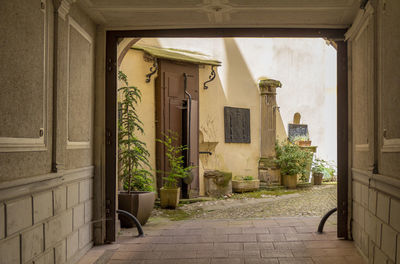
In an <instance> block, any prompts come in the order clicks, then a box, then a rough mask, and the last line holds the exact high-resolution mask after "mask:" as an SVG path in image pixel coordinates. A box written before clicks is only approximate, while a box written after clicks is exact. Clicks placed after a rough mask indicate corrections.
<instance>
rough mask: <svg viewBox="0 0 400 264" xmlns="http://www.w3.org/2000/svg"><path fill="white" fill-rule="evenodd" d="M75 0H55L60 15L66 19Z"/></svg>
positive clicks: (55, 6) (55, 7)
mask: <svg viewBox="0 0 400 264" xmlns="http://www.w3.org/2000/svg"><path fill="white" fill-rule="evenodd" d="M75 1H76V0H54V1H53V4H54V9H55V10H57V13H58V15H59V17H61V18H62V19H63V20H65V19H66V17H67V15H68V13H69V10H70V9H71V4H73V3H74V2H75Z"/></svg>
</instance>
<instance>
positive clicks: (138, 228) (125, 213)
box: [117, 209, 144, 237]
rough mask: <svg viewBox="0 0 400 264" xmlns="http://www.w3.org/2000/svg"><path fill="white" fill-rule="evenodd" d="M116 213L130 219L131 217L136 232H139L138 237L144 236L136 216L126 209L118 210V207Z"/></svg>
mask: <svg viewBox="0 0 400 264" xmlns="http://www.w3.org/2000/svg"><path fill="white" fill-rule="evenodd" d="M117 214H123V215H125V216H127V217H129V218H130V219H132V220H133V222H134V223H135V225H136V228H137V230H138V232H139V235H138V237H142V236H144V233H143V228H142V225H141V224H140V223H139V220H137V218H136V217H135V216H134V215H133V214H131V213H129V212H127V211H124V210H119V209H118V210H117Z"/></svg>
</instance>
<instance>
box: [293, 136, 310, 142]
mask: <svg viewBox="0 0 400 264" xmlns="http://www.w3.org/2000/svg"><path fill="white" fill-rule="evenodd" d="M309 140H310V137H309V136H308V135H307V136H295V137H294V138H293V142H297V141H309Z"/></svg>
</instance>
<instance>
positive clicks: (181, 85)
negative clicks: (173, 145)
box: [156, 60, 199, 197]
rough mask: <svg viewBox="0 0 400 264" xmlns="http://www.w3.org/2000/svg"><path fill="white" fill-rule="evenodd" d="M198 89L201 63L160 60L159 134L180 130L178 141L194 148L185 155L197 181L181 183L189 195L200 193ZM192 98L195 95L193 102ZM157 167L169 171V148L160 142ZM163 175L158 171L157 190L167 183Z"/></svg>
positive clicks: (183, 191)
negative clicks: (166, 149) (167, 152)
mask: <svg viewBox="0 0 400 264" xmlns="http://www.w3.org/2000/svg"><path fill="white" fill-rule="evenodd" d="M185 89H186V93H185ZM198 89H199V69H198V65H193V64H181V63H175V62H171V61H167V60H160V61H159V72H158V77H157V79H156V137H157V138H158V139H163V133H166V134H168V133H169V131H173V132H174V133H176V135H177V138H178V140H177V144H181V145H187V146H188V147H190V149H188V151H187V152H186V153H183V154H184V155H185V157H189V156H190V160H187V164H186V165H187V166H189V165H192V166H195V168H194V169H193V172H192V175H193V180H192V181H191V182H187V181H186V183H185V182H184V181H182V182H180V186H181V187H182V196H183V197H188V196H189V194H190V193H193V192H194V195H196V192H197V194H198V189H199V181H198V165H199V162H198V160H199V159H198V152H199V147H198V131H199V118H198V117H199V107H198V100H199V92H198ZM189 95H190V96H189ZM189 97H190V98H191V100H190V102H189ZM189 115H190V116H189ZM188 122H190V124H189V123H188ZM188 140H190V142H188ZM189 153H190V154H189ZM190 163H192V164H190ZM156 167H157V170H161V171H168V170H169V167H168V160H167V158H166V156H165V149H164V146H163V145H162V144H160V143H157V145H156ZM162 177H163V175H162V173H157V189H159V188H161V187H162V185H163V179H162ZM191 190H192V191H191Z"/></svg>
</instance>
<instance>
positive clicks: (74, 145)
mask: <svg viewBox="0 0 400 264" xmlns="http://www.w3.org/2000/svg"><path fill="white" fill-rule="evenodd" d="M71 28H74V29H75V30H76V31H77V32H79V34H80V35H81V36H82V37H83V38H84V39H86V40H87V41H88V42H89V44H90V52H91V54H90V55H91V56H90V58H93V42H94V39H93V38H92V37H91V36H90V34H89V33H88V32H87V31H86V30H85V29H84V28H82V27H81V26H80V25H79V23H78V22H76V21H75V20H74V19H73V18H72V17H69V18H68V34H67V62H66V64H67V113H66V117H67V131H66V133H67V149H90V148H91V147H92V141H93V140H92V134H93V133H92V132H93V123H92V119H91V120H90V121H89V122H91V124H90V137H89V140H87V141H70V139H69V135H68V130H69V123H70V120H69V117H68V115H69V112H68V110H69V108H70V106H69V99H68V97H69V91H70V81H69V79H70V71H69V69H70V65H69V63H70V54H69V53H70V43H71V41H70V40H71V38H70V29H71ZM88 78H89V79H90V80H93V78H92V75H90V76H88ZM90 89H92V88H91V87H90ZM91 117H93V111H92V112H91Z"/></svg>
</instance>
